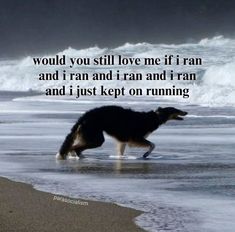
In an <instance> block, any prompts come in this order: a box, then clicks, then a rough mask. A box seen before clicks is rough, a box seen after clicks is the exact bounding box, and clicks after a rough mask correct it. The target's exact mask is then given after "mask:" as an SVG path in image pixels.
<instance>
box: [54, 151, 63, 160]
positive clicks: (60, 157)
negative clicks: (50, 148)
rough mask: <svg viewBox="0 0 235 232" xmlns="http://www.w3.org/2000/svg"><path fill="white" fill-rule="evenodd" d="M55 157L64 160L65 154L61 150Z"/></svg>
mask: <svg viewBox="0 0 235 232" xmlns="http://www.w3.org/2000/svg"><path fill="white" fill-rule="evenodd" d="M55 158H56V159H57V160H63V159H64V158H63V156H62V155H61V154H60V153H59V152H58V153H57V154H56V156H55Z"/></svg>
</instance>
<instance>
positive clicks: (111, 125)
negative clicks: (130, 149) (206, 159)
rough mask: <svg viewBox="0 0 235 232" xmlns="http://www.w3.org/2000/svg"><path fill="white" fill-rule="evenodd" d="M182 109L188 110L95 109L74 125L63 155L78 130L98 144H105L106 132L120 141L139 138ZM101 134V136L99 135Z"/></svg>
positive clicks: (65, 143)
mask: <svg viewBox="0 0 235 232" xmlns="http://www.w3.org/2000/svg"><path fill="white" fill-rule="evenodd" d="M178 112H181V113H184V112H183V111H180V110H178V109H175V108H173V107H167V108H158V110H156V111H149V112H137V111H133V110H131V109H125V108H122V107H119V106H102V107H99V108H95V109H92V110H90V111H87V112H86V113H85V114H83V115H82V116H81V117H80V118H79V120H78V121H77V123H76V124H75V125H74V126H73V127H72V129H71V132H70V133H69V134H68V135H67V137H66V138H65V141H64V143H63V144H62V146H61V148H60V154H61V155H62V156H63V155H65V154H66V153H68V151H69V149H70V148H71V146H72V145H73V143H74V140H75V138H76V136H77V133H79V135H81V136H82V138H83V139H84V140H85V141H88V140H89V142H90V143H92V142H94V141H93V140H96V141H95V142H96V143H100V144H102V143H103V140H104V138H103V136H102V134H103V131H105V132H106V133H107V134H109V135H111V136H112V137H115V138H116V139H117V140H118V141H120V142H128V141H131V140H134V141H136V140H139V139H142V138H144V137H145V136H146V135H147V134H149V133H151V132H153V131H154V130H156V129H157V128H158V127H159V126H160V125H161V124H163V123H165V122H166V121H167V120H168V119H169V117H170V115H172V114H174V113H178ZM185 113H186V112H185ZM78 128H79V129H78ZM78 130H79V132H78ZM97 135H100V137H99V138H97Z"/></svg>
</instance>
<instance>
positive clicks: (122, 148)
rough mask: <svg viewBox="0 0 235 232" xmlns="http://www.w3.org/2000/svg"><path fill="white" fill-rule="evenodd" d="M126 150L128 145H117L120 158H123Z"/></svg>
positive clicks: (119, 143)
mask: <svg viewBox="0 0 235 232" xmlns="http://www.w3.org/2000/svg"><path fill="white" fill-rule="evenodd" d="M125 148H126V143H122V142H118V143H117V153H118V155H119V156H123V154H124V151H125Z"/></svg>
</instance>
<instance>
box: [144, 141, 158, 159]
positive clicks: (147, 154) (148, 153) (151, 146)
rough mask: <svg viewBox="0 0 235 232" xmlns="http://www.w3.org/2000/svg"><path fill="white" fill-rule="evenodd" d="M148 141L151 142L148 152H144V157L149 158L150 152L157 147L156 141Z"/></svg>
mask: <svg viewBox="0 0 235 232" xmlns="http://www.w3.org/2000/svg"><path fill="white" fill-rule="evenodd" d="M148 142H149V150H148V151H147V152H146V153H144V155H143V157H144V158H147V157H148V156H149V155H150V153H151V152H152V151H153V149H154V148H155V144H154V143H151V142H150V141H148Z"/></svg>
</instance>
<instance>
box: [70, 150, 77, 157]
mask: <svg viewBox="0 0 235 232" xmlns="http://www.w3.org/2000/svg"><path fill="white" fill-rule="evenodd" d="M68 157H72V158H74V157H77V153H76V152H75V151H70V152H69V153H68Z"/></svg>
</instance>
